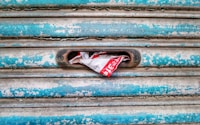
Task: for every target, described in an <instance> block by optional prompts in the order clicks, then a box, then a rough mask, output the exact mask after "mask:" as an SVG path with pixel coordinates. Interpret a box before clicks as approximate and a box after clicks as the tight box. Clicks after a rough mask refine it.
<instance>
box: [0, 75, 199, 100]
mask: <svg viewBox="0 0 200 125" xmlns="http://www.w3.org/2000/svg"><path fill="white" fill-rule="evenodd" d="M199 81H200V77H136V78H123V79H122V78H110V79H102V78H79V79H77V78H20V79H11V78H10V79H1V81H0V98H17V97H18V98H19V97H23V98H28V97H29V98H30V97H31V98H33V97H34V98H36V97H84V96H90V97H91V96H94V97H99V96H106V97H107V96H141V95H163V96H164V95H199V94H200V84H199Z"/></svg>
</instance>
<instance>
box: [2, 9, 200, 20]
mask: <svg viewBox="0 0 200 125" xmlns="http://www.w3.org/2000/svg"><path fill="white" fill-rule="evenodd" d="M0 17H1V18H9V17H12V18H13V17H15V18H18V17H20V18H22V17H32V18H41V17H42V18H43V17H56V18H58V17H68V18H69V17H81V18H91V17H97V18H99V17H112V18H117V17H120V18H131V17H140V18H141V17H142V18H144V17H146V18H153V17H154V18H182V19H183V18H190V19H200V13H199V11H172V10H165V11H158V10H154V11H144V10H142V11H134V10H130V11H125V10H112V9H109V11H108V10H101V11H99V10H85V9H79V10H76V11H74V10H68V9H67V10H35V11H20V12H19V11H1V10H0Z"/></svg>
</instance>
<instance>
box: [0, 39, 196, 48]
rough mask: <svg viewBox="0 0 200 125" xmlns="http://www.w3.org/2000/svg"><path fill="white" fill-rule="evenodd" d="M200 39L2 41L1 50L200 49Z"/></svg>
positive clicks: (0, 43)
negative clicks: (64, 48) (49, 48)
mask: <svg viewBox="0 0 200 125" xmlns="http://www.w3.org/2000/svg"><path fill="white" fill-rule="evenodd" d="M199 41H200V39H100V40H98V39H87V37H85V38H84V37H83V38H68V39H67V38H35V39H1V40H0V48H6V47H8V48H11V47H15V48H18V47H26V48H29V47H30V48H32V47H47V48H48V47H108V46H110V47H172V48H175V47H176V48H179V47H181V48H183V47H190V48H196V47H200V42H199Z"/></svg>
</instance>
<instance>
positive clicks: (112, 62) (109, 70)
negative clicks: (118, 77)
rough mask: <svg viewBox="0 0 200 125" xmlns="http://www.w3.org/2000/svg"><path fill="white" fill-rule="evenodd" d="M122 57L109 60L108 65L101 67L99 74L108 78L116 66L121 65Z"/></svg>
mask: <svg viewBox="0 0 200 125" xmlns="http://www.w3.org/2000/svg"><path fill="white" fill-rule="evenodd" d="M121 61H122V57H121V56H119V57H117V58H113V59H110V60H109V61H108V63H107V64H106V65H105V67H103V69H102V70H101V71H100V74H102V75H104V76H107V77H110V76H111V75H112V73H113V72H114V71H115V70H116V69H117V67H118V65H119V64H120V63H121Z"/></svg>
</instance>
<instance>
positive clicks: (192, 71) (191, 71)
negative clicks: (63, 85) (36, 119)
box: [0, 68, 200, 78]
mask: <svg viewBox="0 0 200 125" xmlns="http://www.w3.org/2000/svg"><path fill="white" fill-rule="evenodd" d="M149 76H156V77H164V76H166V77H170V76H171V77H173V76H174V77H177V76H182V77H183V76H185V77H189V76H200V68H159V69H157V68H132V69H130V68H129V69H120V70H118V71H116V72H115V73H114V74H113V75H112V77H149ZM31 77H34V78H45V77H46V78H96V77H101V75H99V74H97V73H94V72H93V71H91V70H87V69H76V70H74V69H48V70H46V69H1V70H0V78H31Z"/></svg>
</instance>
